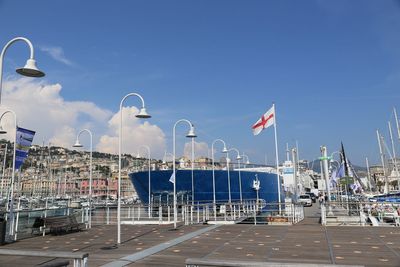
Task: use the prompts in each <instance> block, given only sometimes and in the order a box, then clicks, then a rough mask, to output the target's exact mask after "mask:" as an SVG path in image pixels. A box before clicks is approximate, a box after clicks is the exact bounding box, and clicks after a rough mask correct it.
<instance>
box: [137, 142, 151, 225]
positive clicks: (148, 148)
mask: <svg viewBox="0 0 400 267" xmlns="http://www.w3.org/2000/svg"><path fill="white" fill-rule="evenodd" d="M141 148H144V149H146V150H147V156H148V157H149V218H150V217H151V208H150V205H151V174H150V171H151V150H150V147H148V146H146V145H141V146H140V147H139V150H140V149H141ZM139 157H140V155H139V152H138V158H139Z"/></svg>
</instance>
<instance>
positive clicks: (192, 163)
mask: <svg viewBox="0 0 400 267" xmlns="http://www.w3.org/2000/svg"><path fill="white" fill-rule="evenodd" d="M191 152H192V160H191V165H192V206H193V205H194V138H192V151H191Z"/></svg>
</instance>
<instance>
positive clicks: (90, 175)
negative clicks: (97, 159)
mask: <svg viewBox="0 0 400 267" xmlns="http://www.w3.org/2000/svg"><path fill="white" fill-rule="evenodd" d="M83 132H86V133H88V134H89V137H90V159H89V229H90V228H92V175H93V164H92V160H93V158H92V153H93V134H92V132H91V131H90V130H89V129H83V130H81V131H80V132H79V133H78V134H77V135H76V142H75V144H74V145H73V147H76V148H78V147H83V146H82V145H81V143H80V142H79V136H80V135H81V134H82V133H83Z"/></svg>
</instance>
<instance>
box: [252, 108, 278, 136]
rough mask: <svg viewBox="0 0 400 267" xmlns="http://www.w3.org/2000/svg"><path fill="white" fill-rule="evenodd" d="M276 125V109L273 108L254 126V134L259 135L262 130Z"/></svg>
mask: <svg viewBox="0 0 400 267" xmlns="http://www.w3.org/2000/svg"><path fill="white" fill-rule="evenodd" d="M274 123H275V108H274V106H272V107H271V108H270V109H269V110H268V111H267V112H266V113H265V114H264V115H262V116H261V118H260V119H259V120H258V121H257V122H256V123H254V124H253V126H252V127H251V128H252V129H253V134H254V135H258V134H259V133H261V131H262V130H264V129H265V128H268V127H269V126H272V125H274Z"/></svg>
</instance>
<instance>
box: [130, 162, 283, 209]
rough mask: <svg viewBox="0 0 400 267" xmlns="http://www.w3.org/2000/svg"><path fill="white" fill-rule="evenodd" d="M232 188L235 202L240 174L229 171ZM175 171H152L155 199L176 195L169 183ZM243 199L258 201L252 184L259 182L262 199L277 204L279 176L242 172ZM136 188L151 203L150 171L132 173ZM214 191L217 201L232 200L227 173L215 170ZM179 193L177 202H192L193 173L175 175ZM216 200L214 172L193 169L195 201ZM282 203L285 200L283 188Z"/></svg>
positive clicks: (143, 198)
mask: <svg viewBox="0 0 400 267" xmlns="http://www.w3.org/2000/svg"><path fill="white" fill-rule="evenodd" d="M229 173H230V186H231V199H232V201H238V200H240V189H239V171H230V172H229ZM171 175H172V170H166V171H152V172H151V173H150V177H151V194H152V195H153V198H154V199H156V198H160V196H161V199H163V201H165V199H166V197H167V195H169V196H171V195H172V194H173V184H172V183H171V182H169V179H170V177H171ZM240 176H241V181H242V182H241V184H242V197H243V200H246V199H256V198H257V193H256V190H255V189H254V188H253V181H254V180H255V179H256V176H257V178H258V180H259V181H260V186H261V188H260V190H259V199H260V200H261V199H263V200H265V201H266V202H267V203H272V202H278V186H277V179H276V174H272V173H265V172H249V171H241V172H240ZM129 178H130V179H131V181H132V184H133V186H134V187H135V189H136V192H137V194H138V196H139V198H140V200H141V201H142V202H144V203H149V199H148V198H149V197H148V196H149V191H148V188H149V175H148V172H136V173H131V174H129ZM215 191H216V199H217V202H227V201H228V199H229V193H228V192H229V189H228V172H227V171H221V170H216V171H215ZM176 192H177V195H178V199H181V198H183V199H185V200H186V199H190V200H191V196H192V171H191V170H178V171H177V172H176ZM212 200H213V172H212V171H211V170H194V201H195V202H197V201H199V202H209V203H210V202H212ZM281 200H282V201H283V200H284V195H283V190H282V188H281ZM170 201H172V199H171V200H170Z"/></svg>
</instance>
